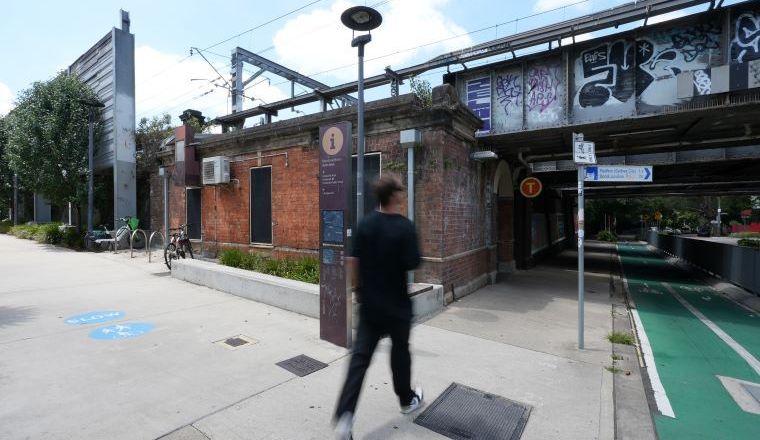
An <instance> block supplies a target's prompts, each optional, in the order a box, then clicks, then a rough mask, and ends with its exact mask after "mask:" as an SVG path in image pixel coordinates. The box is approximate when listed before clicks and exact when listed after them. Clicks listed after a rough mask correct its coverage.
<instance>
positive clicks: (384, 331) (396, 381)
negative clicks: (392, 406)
mask: <svg viewBox="0 0 760 440" xmlns="http://www.w3.org/2000/svg"><path fill="white" fill-rule="evenodd" d="M404 189H405V188H404V186H403V185H402V184H401V181H400V180H399V179H398V177H396V176H390V175H384V176H382V177H381V178H380V180H379V181H378V182H377V184H376V185H375V195H376V196H377V200H378V201H379V202H380V208H379V209H378V210H377V211H375V212H373V213H372V214H370V215H368V216H366V217H365V218H364V219H363V220H362V222H361V224H359V226H358V228H357V231H356V234H355V238H354V247H353V251H352V255H353V257H354V258H353V259H352V266H353V267H352V269H353V270H352V272H353V273H352V275H353V276H354V281H355V282H356V281H357V275H358V286H357V287H358V293H359V301H360V307H359V328H358V330H357V335H356V341H355V342H354V349H353V353H352V355H351V362H350V365H349V368H348V375H347V377H346V382H345V384H344V385H343V390H342V391H341V394H340V397H339V399H338V406H337V408H336V411H335V420H336V422H337V424H336V428H335V432H336V435H337V438H338V439H340V440H350V439H351V438H352V437H351V427H352V425H353V416H354V413H355V411H356V404H357V402H358V400H359V392H360V391H361V387H362V382H364V375H365V373H366V372H367V368H368V367H369V364H370V360H371V359H372V354H373V353H374V352H375V348H376V347H377V343H378V342H379V341H380V338H382V337H383V336H386V335H388V336H390V338H391V343H392V349H391V370H392V372H393V389H394V391H395V392H396V395H397V396H398V399H399V404H400V406H401V412H402V413H404V414H408V413H410V412H412V411H414V410H416V409H418V408H420V406H421V405H422V389H421V388H419V387H417V388H416V389H415V390H412V388H411V363H412V360H411V356H410V355H409V331H410V328H411V322H412V302H411V300H410V299H409V293H408V291H407V281H406V272H407V271H408V270H412V269H414V268H416V267H417V266H419V264H420V251H419V247H418V246H417V233H416V232H415V229H414V224H413V223H412V222H411V221H409V220H408V219H407V218H406V217H404V216H402V215H401V209H402V203H403V200H404V199H403V192H404ZM357 266H358V267H357Z"/></svg>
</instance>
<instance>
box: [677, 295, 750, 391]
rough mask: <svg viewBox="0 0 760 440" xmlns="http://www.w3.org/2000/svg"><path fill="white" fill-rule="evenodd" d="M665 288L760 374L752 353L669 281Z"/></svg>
mask: <svg viewBox="0 0 760 440" xmlns="http://www.w3.org/2000/svg"><path fill="white" fill-rule="evenodd" d="M662 284H663V285H664V286H665V288H666V289H668V291H669V292H670V293H671V294H672V295H673V297H675V299H677V300H678V302H680V303H681V304H682V305H683V306H684V307H686V309H688V310H689V311H690V312H691V313H692V314H693V315H694V316H696V317H697V318H698V319H699V320H700V321H702V323H703V324H704V325H706V326H707V327H708V328H709V329H710V330H712V331H713V333H715V334H716V335H717V336H718V337H719V338H720V339H722V340H723V342H725V343H726V344H727V345H728V346H729V347H731V348H732V349H733V350H734V351H735V352H736V353H737V354H738V355H739V356H741V357H742V359H744V360H745V361H747V363H748V364H749V366H750V367H752V369H753V370H755V373H757V375H758V376H760V361H758V360H757V359H756V358H755V357H754V356H752V353H750V352H749V351H747V349H745V348H744V347H742V346H741V345H739V343H738V342H736V341H735V340H734V338H732V337H731V336H729V335H728V333H726V332H724V331H723V330H722V329H721V328H720V327H718V326H717V325H716V324H715V323H714V322H712V321H710V319H709V318H707V317H706V316H705V315H703V314H702V312H700V311H699V310H697V309H696V308H694V306H692V305H691V304H689V303H688V302H687V301H686V300H685V299H683V297H682V296H681V295H679V294H678V292H676V289H674V288H673V286H671V285H670V284H669V283H662Z"/></svg>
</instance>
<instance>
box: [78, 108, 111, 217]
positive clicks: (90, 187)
mask: <svg viewBox="0 0 760 440" xmlns="http://www.w3.org/2000/svg"><path fill="white" fill-rule="evenodd" d="M78 101H79V102H80V103H82V104H84V105H86V106H87V109H88V110H89V115H88V118H87V121H88V124H89V130H88V131H89V134H88V139H89V142H88V145H87V232H91V231H92V212H93V209H94V208H93V205H94V192H95V191H94V184H93V174H95V164H94V163H93V162H94V160H93V156H94V151H95V109H96V108H102V107H105V104H103V103H102V102H100V101H94V100H93V101H90V100H85V99H79V100H78Z"/></svg>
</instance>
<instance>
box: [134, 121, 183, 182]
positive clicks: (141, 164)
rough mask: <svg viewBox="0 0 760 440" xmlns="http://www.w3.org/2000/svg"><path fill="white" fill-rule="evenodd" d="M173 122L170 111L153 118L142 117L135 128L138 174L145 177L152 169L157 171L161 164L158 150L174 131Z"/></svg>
mask: <svg viewBox="0 0 760 440" xmlns="http://www.w3.org/2000/svg"><path fill="white" fill-rule="evenodd" d="M171 122H172V117H171V116H169V114H168V113H164V114H163V115H161V116H153V117H152V118H151V119H148V118H142V119H140V122H139V123H138V124H137V130H135V148H136V150H137V174H138V176H140V177H145V176H146V175H148V174H150V172H151V171H155V169H156V167H157V166H158V164H159V160H158V152H159V149H160V148H161V143H162V142H163V141H164V139H166V138H167V137H169V136H171V134H172V133H173V132H174V129H173V128H172V125H171Z"/></svg>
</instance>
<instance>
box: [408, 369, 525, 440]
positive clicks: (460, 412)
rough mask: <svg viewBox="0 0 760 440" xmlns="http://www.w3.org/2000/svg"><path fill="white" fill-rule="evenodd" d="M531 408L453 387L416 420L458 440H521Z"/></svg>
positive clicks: (474, 390) (501, 398)
mask: <svg viewBox="0 0 760 440" xmlns="http://www.w3.org/2000/svg"><path fill="white" fill-rule="evenodd" d="M530 411H531V407H530V406H528V405H524V404H522V403H517V402H515V401H512V400H509V399H505V398H504V397H500V396H495V395H493V394H489V393H485V392H483V391H479V390H476V389H474V388H470V387H466V386H464V385H460V384H458V383H452V384H451V385H449V387H448V388H447V389H446V391H444V392H443V393H441V395H440V396H438V398H437V399H436V400H435V401H434V402H433V403H431V404H430V405H429V406H428V407H427V408H426V409H425V411H424V412H423V413H422V414H420V415H419V417H417V418H416V419H415V420H414V423H416V424H418V425H420V426H424V427H425V428H428V429H430V430H432V431H435V432H437V433H438V434H441V435H444V436H446V437H448V438H452V439H456V440H473V439H478V440H518V439H519V438H520V437H522V433H523V429H525V425H526V424H527V423H528V417H529V416H530Z"/></svg>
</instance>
